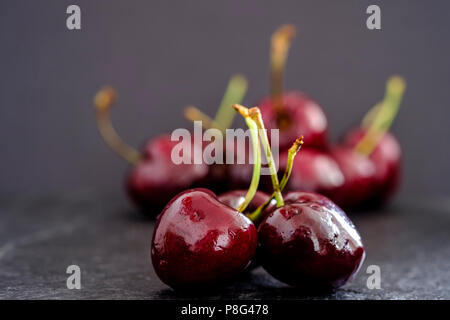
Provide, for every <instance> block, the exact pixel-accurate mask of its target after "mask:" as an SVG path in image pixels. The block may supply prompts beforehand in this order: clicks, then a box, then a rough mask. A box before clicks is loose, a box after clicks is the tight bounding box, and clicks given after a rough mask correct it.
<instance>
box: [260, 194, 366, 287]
mask: <svg viewBox="0 0 450 320" xmlns="http://www.w3.org/2000/svg"><path fill="white" fill-rule="evenodd" d="M284 198H285V205H284V206H282V207H280V208H277V209H276V210H274V211H273V212H272V213H271V214H270V215H269V216H268V217H267V218H266V219H265V220H264V221H263V222H262V224H261V225H260V226H259V228H258V238H259V243H260V245H259V248H258V250H259V251H258V254H259V258H260V262H261V264H262V266H263V267H264V269H265V270H266V271H267V272H268V273H270V274H271V275H272V276H273V277H275V278H276V279H278V280H280V281H282V282H284V283H286V284H289V285H292V286H298V287H301V288H316V289H327V288H337V287H340V286H342V285H344V284H345V283H346V282H347V281H349V280H351V279H352V278H353V277H354V275H355V274H356V273H357V272H358V270H359V268H360V266H361V264H362V262H363V260H364V257H365V251H364V246H363V244H362V242H361V237H360V236H359V234H358V231H357V230H356V228H355V226H354V225H353V223H352V222H351V221H350V220H349V219H348V217H347V216H346V215H345V213H344V212H343V211H342V210H341V209H340V208H339V207H338V206H336V205H335V204H334V203H333V202H332V201H331V200H329V199H328V198H326V197H324V196H321V195H318V194H314V193H309V192H293V193H288V194H287V195H286V196H285V197H284Z"/></svg>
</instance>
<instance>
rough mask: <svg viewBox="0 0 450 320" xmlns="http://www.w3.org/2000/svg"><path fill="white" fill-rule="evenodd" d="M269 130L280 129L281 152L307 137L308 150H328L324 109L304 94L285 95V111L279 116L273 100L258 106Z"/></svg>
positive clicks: (262, 102) (266, 100)
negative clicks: (296, 140) (300, 138)
mask: <svg viewBox="0 0 450 320" xmlns="http://www.w3.org/2000/svg"><path fill="white" fill-rule="evenodd" d="M258 105H259V108H260V109H261V113H262V116H263V119H264V122H265V125H266V128H267V129H268V134H269V136H270V130H269V129H279V130H280V131H279V139H280V145H279V147H280V150H286V149H288V148H289V147H290V146H291V144H292V141H295V139H297V138H298V137H299V136H301V135H302V136H304V139H305V141H307V143H308V147H309V148H317V149H326V148H327V144H328V121H327V117H326V115H325V113H324V112H323V110H322V108H321V107H320V106H319V105H318V104H317V103H316V102H315V101H313V100H311V99H310V98H309V97H307V96H306V95H305V94H303V93H300V92H295V91H293V92H286V93H284V95H283V109H282V111H281V113H277V112H276V109H275V108H274V106H273V101H272V99H271V98H269V97H268V98H265V99H263V100H262V101H261V102H260V103H259V104H258Z"/></svg>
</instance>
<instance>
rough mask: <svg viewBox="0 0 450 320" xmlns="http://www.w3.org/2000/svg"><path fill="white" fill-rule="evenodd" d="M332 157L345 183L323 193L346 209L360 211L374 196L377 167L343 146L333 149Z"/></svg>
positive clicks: (364, 157) (367, 159)
mask: <svg viewBox="0 0 450 320" xmlns="http://www.w3.org/2000/svg"><path fill="white" fill-rule="evenodd" d="M330 155H331V156H332V157H333V159H334V160H335V161H336V163H337V164H338V166H339V168H340V169H341V172H342V174H343V176H344V183H343V184H342V185H340V186H339V187H336V188H330V189H328V190H323V193H324V194H325V195H326V196H327V197H329V198H330V199H331V200H333V201H334V202H335V203H336V204H337V205H339V206H340V207H341V208H344V209H359V208H361V206H364V205H365V204H366V203H367V201H368V199H369V198H370V196H371V195H372V194H373V190H374V186H375V171H376V168H375V165H374V163H373V161H372V160H371V159H370V158H368V157H366V156H364V155H362V154H360V153H358V152H356V151H355V150H354V148H349V147H346V146H343V145H339V146H335V147H333V148H332V149H331V152H330Z"/></svg>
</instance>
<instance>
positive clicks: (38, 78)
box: [0, 0, 450, 197]
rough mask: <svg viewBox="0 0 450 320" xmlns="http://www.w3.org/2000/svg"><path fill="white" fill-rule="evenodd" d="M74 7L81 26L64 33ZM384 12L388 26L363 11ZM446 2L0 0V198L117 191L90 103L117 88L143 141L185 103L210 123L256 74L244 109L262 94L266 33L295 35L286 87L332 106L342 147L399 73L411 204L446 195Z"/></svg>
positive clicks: (115, 163)
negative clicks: (235, 81)
mask: <svg viewBox="0 0 450 320" xmlns="http://www.w3.org/2000/svg"><path fill="white" fill-rule="evenodd" d="M69 4H78V5H80V7H81V10H82V30H81V31H69V30H67V29H66V23H65V19H66V13H65V11H66V8H67V6H68V5H69ZM369 4H378V5H380V6H381V10H382V28H383V29H382V30H381V31H369V30H367V28H366V26H365V20H366V17H367V15H366V13H365V10H366V8H367V6H368V5H369ZM449 12H450V3H449V2H448V1H438V0H434V1H419V0H415V1H413V0H410V1H400V0H397V1H332V0H330V1H324V0H321V1H317V0H310V1H299V0H292V1H257V0H255V1H242V0H240V1H235V0H233V1H230V0H228V1H210V0H196V1H124V0H123V1H80V0H77V1H56V0H54V1H49V0H41V1H24V0H20V1H17V0H16V1H6V0H1V2H0V70H1V80H0V81H1V85H0V134H1V137H2V139H1V140H0V150H1V166H0V193H1V194H3V195H7V194H13V193H19V192H20V193H26V194H28V193H31V194H32V193H36V192H55V191H61V190H62V191H74V190H80V189H84V188H92V189H95V190H97V189H98V190H110V191H111V192H113V193H117V194H122V186H121V181H122V179H123V175H124V173H125V170H126V168H127V164H126V163H124V162H123V161H122V160H121V159H120V158H118V157H116V156H115V155H114V154H113V153H111V151H110V150H109V149H108V148H107V147H106V146H105V144H104V143H103V142H102V140H101V139H100V137H99V134H98V132H97V130H96V126H95V120H94V117H93V115H94V113H93V107H92V103H91V101H92V97H93V95H94V93H95V91H96V90H97V89H98V88H99V87H101V86H102V85H103V84H111V85H113V86H115V87H116V88H117V90H118V91H119V93H120V100H119V103H118V105H117V107H116V108H115V109H114V111H113V120H114V123H115V126H116V128H117V130H118V131H119V132H120V133H121V135H122V136H123V137H124V139H125V140H127V141H129V142H130V143H131V144H133V145H135V146H139V145H140V144H142V143H143V142H144V141H145V139H146V138H147V137H150V136H152V135H155V134H157V133H159V132H163V131H170V130H173V129H175V128H178V127H182V126H187V125H188V123H187V122H186V121H185V120H184V119H183V117H182V114H181V111H182V109H183V107H184V106H185V105H187V104H190V103H192V104H195V105H197V106H198V107H200V108H202V109H204V110H206V111H207V112H208V113H210V114H213V113H214V110H215V108H216V106H217V105H218V103H219V101H220V98H221V96H222V94H223V91H224V89H225V86H226V83H227V81H228V78H229V77H230V76H231V75H232V74H233V73H236V72H242V73H244V74H245V75H247V76H248V78H249V81H250V88H249V92H248V95H247V97H246V99H245V104H249V105H252V104H254V103H255V101H257V100H258V99H259V98H260V97H261V96H262V95H265V94H266V92H267V91H268V48H269V36H270V34H271V32H272V31H273V30H274V29H275V28H276V27H277V26H279V25H280V24H283V23H286V22H289V23H293V24H295V25H296V26H297V27H298V29H299V36H298V37H297V39H296V41H295V42H294V44H293V47H292V51H291V54H290V57H289V65H288V67H289V69H288V71H287V80H286V84H287V87H288V88H290V89H301V90H303V91H305V92H306V93H308V94H309V95H310V96H312V97H313V98H314V99H316V100H317V101H318V102H320V104H322V105H323V107H324V109H325V110H326V112H327V114H328V117H329V121H330V124H331V134H332V137H333V138H334V139H336V138H337V137H339V136H340V135H341V134H342V133H343V132H344V131H345V129H346V128H348V127H349V126H352V125H355V124H357V123H358V122H359V120H360V119H361V117H362V116H363V115H364V113H365V112H366V111H367V110H368V108H370V107H371V106H372V105H373V104H374V103H376V102H377V101H378V100H380V99H381V97H382V95H383V90H384V83H385V80H386V78H387V77H388V76H389V75H391V74H393V73H399V74H402V75H404V76H405V77H406V79H407V81H408V91H407V94H406V97H405V100H404V104H403V107H402V109H401V112H400V115H399V117H398V119H397V120H396V122H395V125H394V129H393V130H394V132H395V133H396V134H397V136H398V138H399V139H400V140H401V143H402V145H403V148H404V153H405V180H404V186H403V189H402V194H403V196H407V197H409V196H412V195H424V194H425V195H447V194H449V192H450V184H449V183H448V181H449V179H450V170H449V162H448V159H449V154H450V148H449V137H450V135H449V133H450V126H449V124H450V119H449V114H450V112H449V109H448V108H449V106H448V102H449V101H450V64H449V62H448V59H449V56H450V55H449V54H450V52H449V51H450V50H449V49H450V43H449V41H448V36H449V31H450V24H449V22H448V19H449Z"/></svg>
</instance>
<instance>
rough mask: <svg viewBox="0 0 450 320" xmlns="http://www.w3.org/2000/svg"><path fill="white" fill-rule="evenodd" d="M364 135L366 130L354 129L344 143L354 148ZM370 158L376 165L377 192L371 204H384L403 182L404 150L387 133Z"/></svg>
mask: <svg viewBox="0 0 450 320" xmlns="http://www.w3.org/2000/svg"><path fill="white" fill-rule="evenodd" d="M364 134H365V130H364V129H362V128H357V129H354V130H352V131H350V132H349V133H348V134H347V136H346V137H345V140H344V143H345V144H346V145H347V146H349V147H352V148H353V147H355V146H356V145H357V144H358V142H359V141H360V140H361V139H362V137H363V136H364ZM369 158H370V159H371V160H372V162H373V164H374V165H375V177H374V179H375V190H374V191H373V193H372V196H371V197H370V203H371V204H374V205H379V204H383V203H385V202H386V201H387V200H388V199H389V198H390V197H392V195H393V194H394V193H395V192H396V191H397V189H398V186H399V183H400V180H401V170H402V150H401V147H400V143H399V142H398V140H397V139H396V138H395V136H394V135H393V134H392V133H389V132H387V133H386V134H385V135H384V136H383V138H381V140H380V141H379V142H378V145H377V146H376V147H375V149H374V150H373V152H372V153H371V154H370V156H369Z"/></svg>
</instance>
